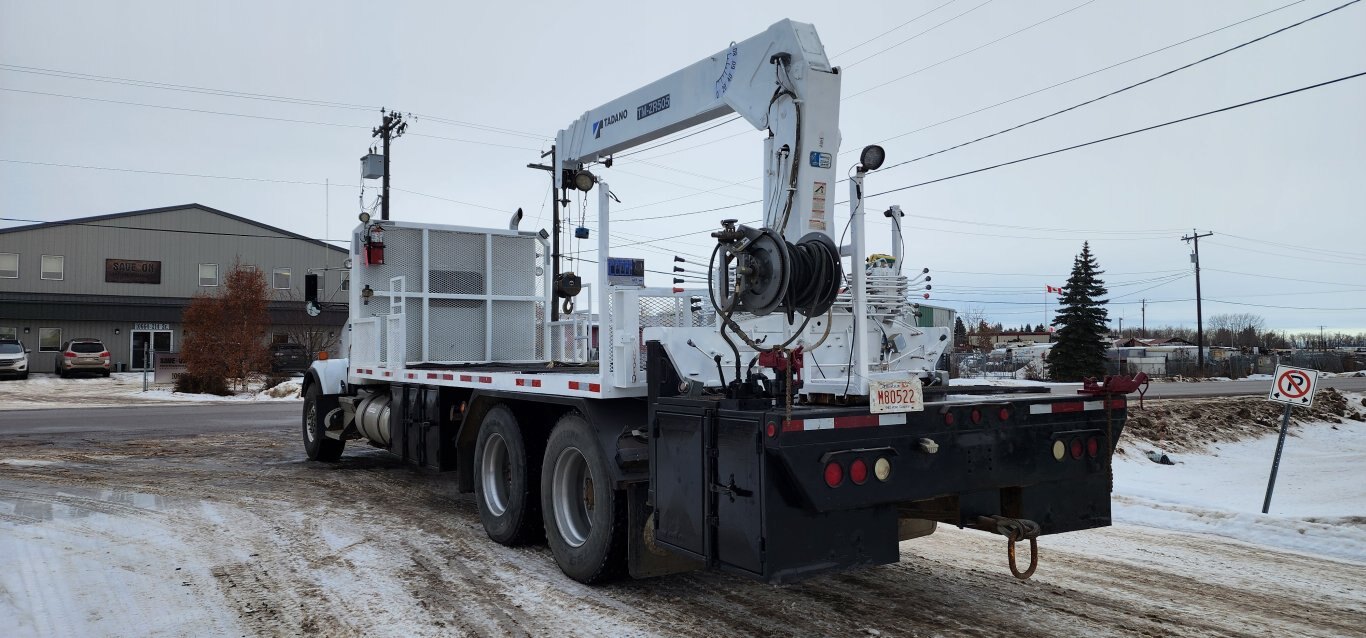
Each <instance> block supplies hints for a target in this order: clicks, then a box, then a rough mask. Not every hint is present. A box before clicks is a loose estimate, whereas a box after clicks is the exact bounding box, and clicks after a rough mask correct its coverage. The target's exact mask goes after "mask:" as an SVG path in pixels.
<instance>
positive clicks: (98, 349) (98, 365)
mask: <svg viewBox="0 0 1366 638" xmlns="http://www.w3.org/2000/svg"><path fill="white" fill-rule="evenodd" d="M55 369H56V370H57V374H58V375H59V376H61V377H63V378H66V377H69V376H71V375H73V374H77V373H82V372H85V373H94V374H101V375H104V376H106V377H107V376H109V349H108V348H105V347H104V342H103V341H100V340H99V339H72V340H71V341H68V342H66V344H65V345H63V346H62V349H61V351H60V352H58V353H57V362H56V365H55Z"/></svg>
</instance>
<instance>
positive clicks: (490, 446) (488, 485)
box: [479, 434, 512, 516]
mask: <svg viewBox="0 0 1366 638" xmlns="http://www.w3.org/2000/svg"><path fill="white" fill-rule="evenodd" d="M479 476H480V482H481V483H482V484H483V487H484V504H485V505H487V506H488V508H489V513H491V514H493V515H494V516H502V515H503V512H506V511H507V509H508V505H507V503H508V493H509V492H511V491H512V465H511V464H510V463H508V445H507V441H504V440H503V435H501V434H494V435H492V436H490V437H489V438H488V441H485V442H484V457H483V459H482V462H481V463H480V470H479Z"/></svg>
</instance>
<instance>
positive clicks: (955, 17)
mask: <svg viewBox="0 0 1366 638" xmlns="http://www.w3.org/2000/svg"><path fill="white" fill-rule="evenodd" d="M992 2H993V0H986V2H983V3H981V4H979V5H977V6H974V7H973V8H971V9H968V10H967V11H964V12H962V13H960V14H958V15H956V16H953V17H952V18H949V19H948V20H945V21H943V22H940V23H939V24H936V25H934V26H932V27H930V28H928V29H925V30H924V31H921V32H920V33H917V34H915V35H913V36H911V37H909V38H906V39H905V40H902V41H900V42H898V43H896V44H893V45H892V46H889V47H887V48H885V49H882V50H879V51H877V52H875V53H872V54H870V55H868V56H865V57H862V58H859V59H857V60H854V61H853V62H850V63H848V64H845V65H843V66H844V68H846V69H852V68H853V67H854V66H855V65H857V64H862V63H864V62H866V61H868V60H869V59H870V58H874V57H877V56H879V55H882V54H883V53H886V52H888V51H891V50H892V49H895V48H897V47H899V46H901V45H903V44H906V43H907V42H910V41H912V40H914V39H916V38H919V37H920V36H922V35H925V34H926V33H929V32H931V31H934V30H935V29H938V28H939V27H942V26H944V25H946V24H948V23H950V22H953V21H954V20H957V19H959V18H961V17H963V16H965V15H967V14H969V13H972V12H973V11H976V10H978V9H981V8H982V7H985V6H987V5H989V4H991V3H992Z"/></svg>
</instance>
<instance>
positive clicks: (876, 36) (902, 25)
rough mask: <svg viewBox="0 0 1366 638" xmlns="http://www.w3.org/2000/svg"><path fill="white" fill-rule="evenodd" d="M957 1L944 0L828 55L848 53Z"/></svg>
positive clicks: (836, 55)
mask: <svg viewBox="0 0 1366 638" xmlns="http://www.w3.org/2000/svg"><path fill="white" fill-rule="evenodd" d="M957 1H958V0H949V1H948V2H945V3H944V4H941V5H939V6H937V7H935V8H933V9H930V10H929V11H926V12H924V13H922V14H920V15H918V16H916V17H914V18H911V19H910V20H907V21H905V22H902V23H901V24H898V25H896V26H894V27H892V28H890V29H887V30H886V31H883V32H882V33H879V34H877V35H875V36H873V37H871V38H868V39H867V40H864V41H863V42H860V43H858V44H855V45H854V46H851V47H849V48H847V49H845V50H843V51H840V52H839V53H835V54H833V55H831V56H830V57H831V58H837V57H839V56H841V55H844V54H846V53H848V52H850V51H853V50H854V49H857V48H859V47H862V46H863V45H865V44H868V43H869V42H872V41H874V40H877V39H878V38H881V37H882V36H885V35H888V34H890V33H892V32H893V31H897V30H898V29H901V28H902V27H906V26H909V25H910V24H911V23H913V22H915V21H917V20H919V19H921V18H923V17H925V16H927V15H930V14H931V13H934V12H935V11H938V10H940V9H943V8H944V7H947V6H949V5H951V4H953V3H955V2H957Z"/></svg>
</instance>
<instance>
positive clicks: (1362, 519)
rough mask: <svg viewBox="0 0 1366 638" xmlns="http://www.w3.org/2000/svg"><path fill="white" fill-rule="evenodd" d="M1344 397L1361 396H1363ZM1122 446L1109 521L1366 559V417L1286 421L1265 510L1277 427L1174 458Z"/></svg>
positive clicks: (1356, 398)
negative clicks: (1155, 457)
mask: <svg viewBox="0 0 1366 638" xmlns="http://www.w3.org/2000/svg"><path fill="white" fill-rule="evenodd" d="M1349 397H1351V400H1352V401H1354V402H1356V405H1360V400H1361V395H1349ZM1121 448H1123V449H1125V450H1126V452H1128V453H1127V454H1125V455H1124V456H1120V457H1118V458H1116V459H1115V467H1114V470H1115V500H1114V518H1115V521H1116V522H1119V523H1131V524H1134V525H1143V526H1148V527H1160V528H1164V529H1169V530H1176V531H1183V532H1199V533H1207V534H1218V535H1220V536H1226V537H1229V538H1233V539H1237V540H1241V541H1244V542H1248V543H1253V544H1257V545H1267V546H1271V547H1277V548H1280V549H1286V550H1291V551H1296V552H1303V553H1307V554H1312V555H1316V556H1332V557H1336V558H1339V559H1343V560H1350V561H1355V562H1361V563H1366V480H1363V479H1362V475H1361V469H1362V467H1363V466H1366V423H1361V422H1357V421H1346V422H1344V423H1342V424H1332V423H1326V422H1322V421H1318V422H1311V423H1306V424H1303V425H1302V426H1299V427H1294V428H1292V435H1291V436H1289V437H1287V438H1286V443H1285V450H1284V452H1283V453H1282V456H1281V465H1280V470H1279V473H1278V475H1277V478H1276V488H1275V491H1274V493H1273V495H1272V500H1271V508H1270V512H1269V513H1268V514H1262V513H1261V511H1262V499H1263V497H1264V496H1265V493H1266V485H1267V477H1268V475H1269V474H1270V472H1271V461H1272V457H1273V456H1274V455H1275V450H1276V437H1274V436H1267V437H1262V438H1258V439H1253V440H1248V441H1238V442H1235V443H1224V444H1219V445H1215V446H1214V447H1213V448H1212V449H1210V450H1208V451H1207V452H1205V453H1201V454H1172V455H1171V456H1172V459H1173V460H1174V461H1175V462H1176V465H1159V464H1157V463H1153V462H1152V461H1149V460H1148V459H1147V457H1146V456H1144V455H1143V454H1142V452H1145V451H1147V450H1150V449H1154V446H1152V445H1148V444H1145V443H1142V442H1129V441H1126V442H1122V443H1121Z"/></svg>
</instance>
